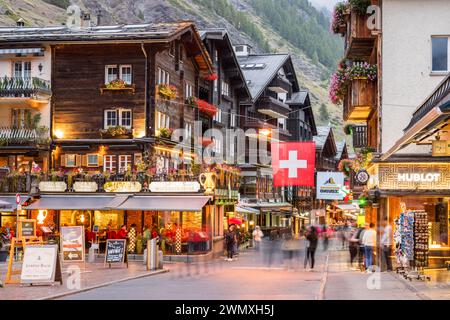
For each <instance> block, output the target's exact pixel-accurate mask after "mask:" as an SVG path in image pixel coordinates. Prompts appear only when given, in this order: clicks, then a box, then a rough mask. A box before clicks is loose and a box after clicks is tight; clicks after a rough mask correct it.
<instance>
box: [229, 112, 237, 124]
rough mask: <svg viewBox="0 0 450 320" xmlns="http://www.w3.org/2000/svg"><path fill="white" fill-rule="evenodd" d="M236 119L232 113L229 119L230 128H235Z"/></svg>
mask: <svg viewBox="0 0 450 320" xmlns="http://www.w3.org/2000/svg"><path fill="white" fill-rule="evenodd" d="M236 118H237V115H236V114H235V113H232V114H231V118H230V126H231V127H236Z"/></svg>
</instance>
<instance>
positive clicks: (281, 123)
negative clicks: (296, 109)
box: [278, 118, 286, 129]
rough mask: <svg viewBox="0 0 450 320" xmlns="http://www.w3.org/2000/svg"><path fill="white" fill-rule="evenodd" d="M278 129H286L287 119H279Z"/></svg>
mask: <svg viewBox="0 0 450 320" xmlns="http://www.w3.org/2000/svg"><path fill="white" fill-rule="evenodd" d="M278 128H280V129H286V119H285V118H279V119H278Z"/></svg>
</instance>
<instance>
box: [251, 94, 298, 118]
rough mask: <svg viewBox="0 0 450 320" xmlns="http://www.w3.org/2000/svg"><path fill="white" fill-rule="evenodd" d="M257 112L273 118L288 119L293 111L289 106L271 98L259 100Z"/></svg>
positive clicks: (266, 97) (264, 97)
mask: <svg viewBox="0 0 450 320" xmlns="http://www.w3.org/2000/svg"><path fill="white" fill-rule="evenodd" d="M256 110H257V111H258V112H259V113H262V114H265V115H268V116H269V117H272V118H288V116H289V112H290V111H291V109H290V108H289V106H288V105H287V104H285V103H283V102H281V101H280V100H278V99H275V98H273V97H270V96H263V97H261V98H259V100H258V103H257V105H256Z"/></svg>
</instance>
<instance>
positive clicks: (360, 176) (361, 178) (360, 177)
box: [355, 170, 370, 185]
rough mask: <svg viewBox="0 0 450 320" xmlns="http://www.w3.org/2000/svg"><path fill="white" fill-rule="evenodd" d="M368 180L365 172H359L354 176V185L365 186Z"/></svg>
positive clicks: (368, 176) (368, 177)
mask: <svg viewBox="0 0 450 320" xmlns="http://www.w3.org/2000/svg"><path fill="white" fill-rule="evenodd" d="M369 179H370V175H369V173H368V172H367V171H366V170H360V171H358V172H357V173H356V175H355V180H356V183H358V184H362V185H365V184H367V182H368V181H369Z"/></svg>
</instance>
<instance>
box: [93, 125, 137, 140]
mask: <svg viewBox="0 0 450 320" xmlns="http://www.w3.org/2000/svg"><path fill="white" fill-rule="evenodd" d="M100 135H101V136H102V138H115V139H127V138H130V136H131V129H128V128H126V127H123V126H115V127H109V128H108V129H100Z"/></svg>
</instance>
